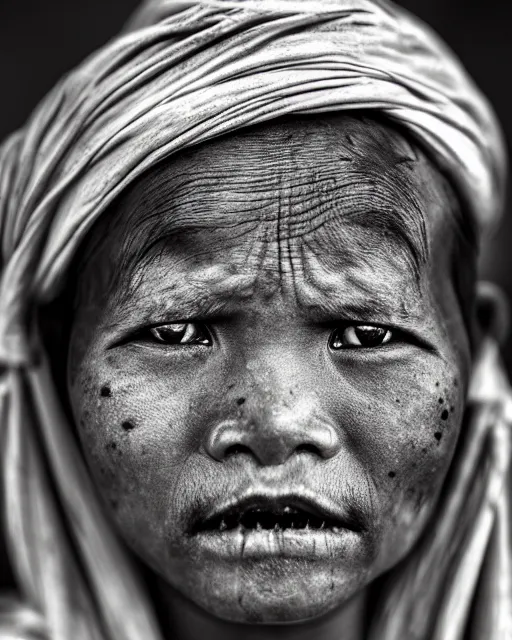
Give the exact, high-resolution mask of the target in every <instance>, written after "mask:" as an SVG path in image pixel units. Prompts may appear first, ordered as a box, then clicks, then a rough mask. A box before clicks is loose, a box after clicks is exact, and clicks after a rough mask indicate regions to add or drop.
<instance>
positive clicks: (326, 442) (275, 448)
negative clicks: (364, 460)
mask: <svg viewBox="0 0 512 640" xmlns="http://www.w3.org/2000/svg"><path fill="white" fill-rule="evenodd" d="M306 404H307V403H306ZM340 448H341V440H340V436H339V434H338V432H337V430H336V428H335V426H334V425H333V424H331V423H330V421H329V420H327V419H326V418H324V417H321V416H320V415H315V414H314V411H313V410H307V408H306V410H305V411H304V408H302V410H301V409H300V408H298V407H295V408H288V407H287V408H284V409H281V410H279V411H276V410H273V411H265V412H263V415H261V416H254V415H253V416H250V417H249V416H248V417H245V418H241V419H237V420H225V421H222V422H220V423H218V424H217V425H216V426H215V427H214V428H213V429H212V430H211V431H210V433H209V434H208V436H207V439H206V442H205V449H206V452H207V453H208V454H209V455H210V456H211V457H212V458H214V459H215V460H218V461H223V460H225V459H226V458H228V457H229V456H232V455H236V454H241V453H245V454H249V455H252V456H253V457H254V458H255V459H256V460H257V461H258V462H259V463H260V464H261V465H263V466H275V465H281V464H284V463H285V462H286V461H287V460H288V459H289V458H291V457H292V456H293V455H296V454H299V453H301V452H308V453H310V454H312V455H315V456H318V457H319V458H324V459H327V458H331V457H333V456H335V455H336V453H338V451H339V450H340Z"/></svg>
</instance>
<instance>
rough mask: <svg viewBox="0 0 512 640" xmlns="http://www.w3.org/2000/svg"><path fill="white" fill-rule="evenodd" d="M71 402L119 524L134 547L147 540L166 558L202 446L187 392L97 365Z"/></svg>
mask: <svg viewBox="0 0 512 640" xmlns="http://www.w3.org/2000/svg"><path fill="white" fill-rule="evenodd" d="M71 400H72V406H73V412H74V415H75V420H76V422H77V426H78V432H79V436H80V440H81V443H82V448H83V450H84V453H85V456H86V459H87V462H88V465H89V467H90V469H91V473H92V475H93V477H94V480H95V483H96V485H97V487H98V489H99V492H100V494H101V495H102V497H103V499H104V501H105V503H106V504H107V507H108V509H109V511H110V513H111V514H112V517H113V519H114V521H115V522H116V523H117V524H118V525H119V526H120V527H121V528H122V530H123V535H124V536H125V538H126V539H127V541H128V542H129V543H132V546H134V547H138V546H140V544H141V542H140V541H141V540H143V541H144V545H148V544H149V545H151V546H152V547H154V549H153V551H151V549H149V550H148V552H149V553H150V554H158V553H159V552H158V551H157V549H156V548H157V546H158V544H159V541H161V540H162V538H163V536H164V533H165V531H164V530H165V528H166V520H167V519H168V517H169V513H170V512H172V508H173V505H172V504H170V500H171V497H172V496H173V495H174V494H175V491H174V487H175V485H176V483H177V482H178V479H179V477H180V474H181V473H182V468H183V461H184V460H186V459H187V458H189V456H190V453H191V451H194V450H195V448H196V445H197V443H196V438H195V437H194V434H193V430H192V429H190V428H189V424H190V411H189V405H190V402H189V399H188V398H187V397H186V393H184V392H183V389H180V392H179V393H172V392H171V391H170V390H169V387H168V385H167V387H166V389H163V388H162V385H160V384H158V383H151V381H148V379H147V378H144V377H141V376H140V375H139V376H135V375H133V376H132V375H121V374H120V373H119V371H113V370H112V369H110V368H109V367H95V368H93V369H89V370H84V371H82V372H81V375H80V376H79V378H78V379H77V380H76V384H75V386H74V388H73V389H72V391H71ZM144 555H147V554H146V552H145V554H144Z"/></svg>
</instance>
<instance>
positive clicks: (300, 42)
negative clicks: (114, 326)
mask: <svg viewBox="0 0 512 640" xmlns="http://www.w3.org/2000/svg"><path fill="white" fill-rule="evenodd" d="M345 110H370V111H376V112H379V113H382V114H384V115H385V116H387V117H388V118H390V119H392V120H393V121H395V122H397V123H399V124H400V125H402V126H403V127H405V128H406V129H407V130H408V131H409V132H410V133H411V134H412V135H413V136H414V137H415V138H416V139H417V140H418V141H419V143H420V144H421V145H422V146H423V147H424V148H425V149H427V150H428V151H429V152H430V154H431V156H432V157H433V158H434V160H435V162H436V163H437V164H438V166H439V167H440V169H442V170H443V171H444V172H445V173H446V174H447V175H448V176H449V178H450V179H451V181H452V183H453V184H454V186H455V187H456V189H457V191H458V193H459V195H460V198H461V200H462V202H463V204H464V207H465V211H466V213H467V215H469V216H472V217H473V219H474V220H475V222H476V223H477V225H478V226H479V228H481V229H482V228H484V227H485V226H486V225H488V224H489V223H492V221H493V220H495V219H496V218H497V217H499V215H500V212H501V210H502V207H503V197H504V183H505V176H506V161H505V152H504V144H503V139H502V136H501V133H500V130H499V126H498V124H497V122H496V120H495V117H494V115H493V112H492V110H491V109H490V107H489V105H488V104H487V102H486V100H485V99H484V98H483V96H482V95H481V94H480V93H479V91H478V90H477V89H476V87H475V86H474V84H473V83H472V81H471V80H470V79H469V78H468V76H467V74H466V73H465V71H464V70H463V68H462V67H461V65H460V63H459V62H458V61H457V59H456V58H455V57H454V55H453V53H452V52H451V51H449V50H448V49H447V48H446V46H445V45H444V44H443V43H442V42H441V41H440V40H439V39H438V38H437V36H436V35H435V34H433V33H432V31H431V30H430V29H429V28H427V27H426V26H425V25H423V24H421V23H420V22H419V21H418V20H416V19H415V18H413V17H412V16H410V15H409V14H408V13H407V12H405V11H404V10H402V9H399V8H398V7H396V6H395V5H392V4H389V3H387V2H385V1H384V0H375V1H370V0H321V1H319V0H245V1H244V0H205V1H203V2H200V1H197V2H177V1H169V0H150V1H149V2H146V3H145V4H144V5H143V6H142V8H141V9H140V10H139V11H138V12H137V13H136V15H135V16H134V17H133V19H132V21H131V23H130V24H129V25H128V27H127V29H126V32H125V33H124V35H122V36H121V37H119V38H117V39H115V40H113V41H112V42H110V43H109V44H107V45H106V46H105V47H104V48H103V49H101V50H100V51H98V52H97V53H95V54H94V55H92V56H91V57H90V58H89V59H87V60H86V61H85V62H84V63H83V64H82V65H81V66H79V67H78V68H77V69H75V70H74V71H72V72H71V73H70V74H69V75H67V76H66V77H65V78H64V79H63V80H62V81H61V82H60V83H59V84H58V85H57V87H56V88H55V89H54V90H53V91H52V92H51V93H50V94H49V95H48V96H47V97H46V98H45V99H44V100H43V102H42V103H41V104H40V105H39V107H38V108H37V109H36V111H35V112H34V114H33V115H32V117H31V119H30V121H29V122H28V123H27V125H26V127H25V128H24V129H23V130H21V131H20V132H18V133H16V134H14V135H13V136H12V137H11V138H10V139H8V140H7V141H6V142H5V143H4V145H3V146H2V147H1V148H0V242H1V259H0V265H1V268H2V271H1V279H0V362H1V363H3V364H4V365H5V367H6V373H5V374H4V377H3V382H2V389H3V395H2V396H1V398H2V401H1V404H0V408H1V410H2V418H1V420H2V449H1V450H2V473H3V480H4V488H5V491H6V504H7V514H6V529H7V535H8V541H9V548H10V555H11V558H12V560H13V564H14V568H15V572H16V575H17V577H18V580H19V583H20V587H21V590H22V595H23V598H24V599H25V601H26V602H27V603H28V604H29V609H30V611H28V610H27V612H26V619H25V622H26V625H25V626H26V627H27V628H28V627H29V626H30V625H31V624H32V625H33V628H34V629H36V628H39V626H40V625H42V626H43V628H45V629H46V632H47V635H48V637H49V638H50V639H51V640H70V639H73V640H81V639H84V640H85V639H90V638H98V639H100V638H101V639H102V640H106V639H108V640H114V639H115V640H140V639H141V638H144V640H155V639H156V638H158V637H159V634H158V631H157V626H156V624H155V623H154V620H153V616H152V612H151V607H150V606H149V604H148V602H147V600H146V597H145V595H144V593H143V590H142V589H141V587H140V585H139V584H138V580H137V577H136V575H135V573H134V572H133V571H132V569H131V567H130V563H129V560H128V558H127V557H126V555H125V553H124V551H123V550H122V549H121V547H120V546H119V544H118V542H117V540H116V538H115V536H114V535H113V533H112V532H111V531H110V529H109V526H108V525H107V523H106V522H105V519H104V516H103V514H102V512H101V509H100V507H99V505H98V504H97V502H96V497H95V494H94V490H93V488H92V486H91V483H90V480H89V477H88V475H87V472H86V471H85V468H84V465H83V461H82V458H81V455H80V453H79V451H78V449H77V446H76V443H75V442H74V440H73V438H72V436H71V429H70V428H69V425H67V424H66V420H65V418H64V416H63V414H62V411H61V409H60V407H59V402H58V398H57V394H56V391H55V389H54V388H53V383H52V380H51V377H50V374H49V372H48V368H47V365H46V363H45V357H44V355H41V349H40V347H39V340H38V336H37V330H36V327H34V326H33V323H32V324H31V323H30V322H29V319H30V318H31V317H32V313H33V311H34V309H36V308H37V306H38V305H39V304H41V303H43V302H46V301H49V300H51V299H52V298H53V297H55V295H56V294H57V292H58V290H59V286H60V285H61V284H62V282H63V281H64V279H65V277H66V272H67V267H68V266H69V263H70V261H71V259H72V258H73V255H74V253H75V250H76V248H77V246H78V245H79V243H80V242H81V241H82V240H83V238H84V236H85V234H86V233H87V231H88V230H89V229H90V227H91V225H92V224H93V222H94V221H95V220H96V219H97V218H98V216H99V215H101V213H102V212H103V211H104V210H105V209H106V207H107V206H108V205H109V203H111V202H112V200H113V199H114V198H115V197H116V196H117V195H118V194H119V193H120V192H121V191H122V190H123V189H125V188H126V186H127V185H128V184H130V183H131V182H133V180H135V178H137V177H138V176H140V175H141V174H142V173H143V172H144V171H146V170H147V169H149V168H150V167H152V166H154V165H155V164H156V163H157V162H159V161H160V160H162V159H163V158H165V157H168V156H169V155H171V154H173V153H175V152H176V151H178V150H179V149H182V148H184V147H188V146H190V145H193V144H197V143H199V142H203V141H206V140H209V139H211V138H213V137H215V136H219V135H222V134H225V133H228V132H231V131H235V130H237V129H239V128H240V127H243V126H246V125H250V124H254V123H258V122H263V121H266V120H270V119H274V118H276V117H278V116H281V115H285V114H292V113H300V114H314V113H321V112H337V111H338V112H339V111H345ZM492 349H493V347H492V345H488V346H487V348H486V350H485V352H483V354H482V356H481V359H480V362H481V366H480V365H479V367H480V370H482V367H483V370H485V371H486V375H487V373H488V372H489V371H491V370H492V371H494V372H496V371H498V365H497V364H496V362H497V361H496V360H495V359H494V355H493V351H492ZM490 363H492V364H490ZM496 389H498V387H493V391H492V393H493V394H494V395H497V396H498V398H497V399H496V398H495V397H494V396H493V402H494V401H495V404H496V406H494V404H493V405H492V406H494V409H493V411H494V413H492V411H491V410H490V409H489V406H490V403H488V402H487V401H488V400H489V396H488V395H485V394H484V393H483V392H482V391H481V390H479V391H478V393H477V394H476V395H477V396H478V397H479V399H480V400H482V399H485V401H486V402H487V404H486V407H487V411H488V412H489V411H491V413H490V414H489V415H487V417H486V418H485V419H484V418H482V417H480V421H476V422H475V424H477V426H475V434H476V435H475V437H474V438H470V439H469V440H468V442H469V444H468V447H469V450H468V451H467V452H466V454H465V455H466V457H465V458H464V460H471V461H473V464H472V465H470V466H469V467H468V466H467V465H465V464H464V461H463V462H462V463H461V471H460V474H459V475H457V474H455V476H454V477H455V480H454V482H456V483H457V482H458V483H459V484H458V485H456V487H457V490H456V491H455V492H454V493H453V496H456V498H454V500H455V503H454V504H448V505H444V506H442V507H441V508H442V509H445V512H442V513H441V516H440V519H439V523H440V526H439V536H438V537H437V538H435V539H434V540H432V541H431V542H430V543H428V541H427V542H425V543H424V546H425V545H426V547H428V548H426V547H425V548H423V549H422V551H421V554H420V552H419V551H418V553H417V554H416V555H415V556H414V558H416V560H414V558H413V559H412V560H411V562H410V563H409V565H408V567H409V569H408V572H407V571H406V572H404V573H403V574H401V576H397V579H396V585H395V587H393V589H391V590H390V593H389V597H388V599H387V604H386V603H385V605H384V608H383V610H382V611H381V613H380V614H379V615H378V617H376V622H375V627H374V630H373V631H372V633H373V635H372V636H371V637H372V639H376V638H379V639H380V640H406V639H409V638H411V639H412V638H415V639H416V638H417V639H421V640H432V638H434V639H435V640H452V639H453V640H456V639H457V640H458V639H459V638H461V633H462V630H463V628H464V625H465V622H466V618H467V614H468V610H469V604H470V602H471V599H472V597H473V595H474V593H475V588H476V586H475V585H476V584H477V582H479V584H482V583H483V582H485V576H486V575H487V574H485V571H488V569H485V571H484V569H483V567H484V566H485V567H488V566H491V565H489V562H490V561H489V562H486V564H485V565H484V563H483V560H484V556H485V557H486V558H487V559H488V558H490V557H491V556H492V554H493V553H494V552H495V551H496V550H497V549H501V551H500V553H501V555H499V558H500V559H499V562H498V564H496V562H495V561H494V560H493V562H494V565H493V566H494V569H493V571H494V573H492V574H489V575H492V576H493V578H492V580H491V581H490V583H492V584H493V585H494V587H493V588H495V587H496V585H498V584H499V585H500V586H499V589H500V597H499V599H498V600H495V601H493V602H492V603H491V605H489V606H491V609H492V611H491V613H489V611H490V609H489V607H487V609H485V606H484V604H482V603H483V602H484V600H485V598H483V599H480V600H478V599H477V601H476V603H477V608H478V607H480V609H479V618H478V620H480V623H481V625H483V626H482V627H481V628H483V629H484V630H485V633H484V635H478V636H475V638H476V637H477V638H478V640H480V639H481V638H489V639H490V640H503V638H505V637H509V636H508V635H503V633H504V632H505V631H504V630H506V633H507V634H508V633H510V609H509V605H510V591H509V586H510V585H509V584H508V582H507V580H506V576H505V573H506V572H505V573H504V571H503V562H505V560H504V558H505V557H506V558H508V550H507V553H505V550H506V547H504V546H503V544H502V541H503V540H504V538H503V536H505V535H506V531H505V530H504V526H505V525H504V522H505V521H504V519H503V517H501V518H500V517H498V516H497V514H502V516H503V513H504V510H505V508H506V499H505V498H504V495H505V494H503V491H502V488H503V486H504V481H505V480H504V478H505V474H506V468H507V465H508V452H507V455H505V454H504V447H503V446H501V447H500V445H499V443H502V442H503V440H504V439H506V438H508V429H506V428H505V427H504V425H505V424H508V420H509V418H510V415H509V414H507V411H509V406H508V403H509V398H508V388H507V387H506V386H505V385H504V384H501V385H500V386H499V390H500V391H499V393H498V392H497V391H496ZM484 404H485V403H484ZM488 405H489V406H488ZM496 407H498V408H496ZM484 413H485V411H484ZM491 414H492V415H491ZM478 425H480V426H478ZM482 425H484V426H482ZM478 429H480V431H479V430H478ZM489 434H491V435H489ZM489 438H494V440H493V442H494V441H496V442H495V447H494V448H493V447H490V448H489V447H488V449H489V451H490V452H491V453H489V454H488V455H489V456H491V457H492V456H494V457H493V458H492V460H491V462H492V464H490V463H489V464H487V463H486V465H485V466H484V467H482V469H484V470H485V474H487V475H485V474H484V475H485V477H484V478H483V479H482V480H481V481H480V482H477V483H476V484H477V488H478V489H481V487H482V486H484V488H485V487H487V489H488V490H487V489H486V490H485V491H483V493H482V495H480V494H479V495H480V497H477V498H475V496H474V491H476V489H475V486H474V483H473V480H474V478H475V477H476V475H477V474H478V473H479V469H480V467H481V465H482V464H483V463H482V460H481V459H482V456H481V455H480V453H481V452H482V450H483V449H482V448H483V446H484V445H483V444H482V443H483V441H484V440H488V439H489ZM475 443H476V444H475ZM471 447H473V449H472V448H471ZM475 447H476V449H475ZM486 450H487V449H486ZM471 456H473V457H471ZM477 461H478V463H477ZM489 465H490V466H489ZM489 468H491V469H492V472H490V471H489ZM47 473H49V474H50V478H49V477H47ZM482 473H484V472H483V471H482ZM461 474H462V475H461ZM464 474H465V475H464ZM493 474H494V475H493ZM482 483H483V484H482ZM470 494H471V495H473V498H472V501H471V505H472V511H471V513H472V514H473V515H475V521H474V522H471V521H469V522H468V521H467V519H466V521H464V522H462V521H461V520H460V518H461V515H463V514H464V512H467V509H466V507H467V504H468V500H469V499H470V498H469V497H468V496H469V495H470ZM457 500H458V502H457ZM57 505H59V506H58V507H57ZM484 511H485V515H483V514H484ZM443 514H444V515H443ZM477 514H481V515H479V516H478V517H479V518H480V520H478V518H477ZM461 522H462V524H461ZM443 523H444V524H443ZM450 523H451V524H450ZM458 525H460V526H459V529H460V531H461V532H462V533H461V535H462V539H461V542H460V547H458V548H457V549H453V548H451V547H450V549H448V548H447V544H448V542H449V541H451V542H453V541H454V540H458V539H459V538H457V537H456V536H455V534H454V528H455V529H457V526H458ZM500 527H501V528H500ZM500 531H501V533H500ZM498 538H499V540H500V541H501V542H500V543H499V544H498V542H496V540H498ZM56 541H58V542H56ZM429 544H430V546H429ZM500 545H501V546H500ZM462 551H464V553H462ZM418 554H419V555H418ZM503 554H505V555H503ZM77 557H78V558H79V559H80V561H79V562H77V561H76V558H77ZM470 557H471V558H472V560H475V562H473V561H472V562H470V563H469V564H468V558H470ZM493 557H494V556H493ZM435 563H437V564H435ZM500 563H501V567H502V568H501V569H500ZM469 565H471V566H469ZM454 567H456V568H454ZM468 567H469V568H468ZM507 571H508V566H507ZM496 572H497V573H496ZM498 574H499V576H500V578H499V580H501V581H499V580H498V579H497V578H496V580H494V577H497V576H498ZM448 576H456V579H455V578H454V579H453V580H452V581H451V582H450V580H449V579H448ZM427 579H428V584H429V587H428V588H427V587H426V584H427V583H426V582H425V580H427ZM421 580H423V582H421ZM418 581H419V582H418ZM487 581H488V582H489V580H487ZM436 590H437V591H436ZM486 593H490V592H489V590H488V591H487V592H486ZM441 595H442V596H443V597H442V598H441ZM415 599H416V601H415ZM441 601H442V602H441ZM498 601H499V604H498V605H496V602H498ZM128 603H129V604H128ZM488 604H489V603H488ZM390 606H392V608H393V610H392V612H391V613H389V607H390ZM454 607H455V612H454ZM493 607H494V608H493ZM482 612H484V613H482ZM496 612H497V613H496ZM419 619H421V623H420V622H419ZM489 620H491V621H492V622H489ZM5 621H6V624H8V616H7V617H5ZM13 624H14V623H13ZM486 625H487V626H486ZM1 637H4V636H1ZM5 637H7V636H5ZM12 637H17V636H12Z"/></svg>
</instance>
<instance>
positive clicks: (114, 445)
mask: <svg viewBox="0 0 512 640" xmlns="http://www.w3.org/2000/svg"><path fill="white" fill-rule="evenodd" d="M105 449H106V450H107V451H115V450H116V449H117V443H116V442H107V444H106V445H105Z"/></svg>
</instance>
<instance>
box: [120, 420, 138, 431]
mask: <svg viewBox="0 0 512 640" xmlns="http://www.w3.org/2000/svg"><path fill="white" fill-rule="evenodd" d="M121 426H122V427H123V429H124V430H125V431H131V430H132V429H135V425H134V424H133V423H131V422H130V421H129V420H125V421H124V422H123V424H122V425H121Z"/></svg>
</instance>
